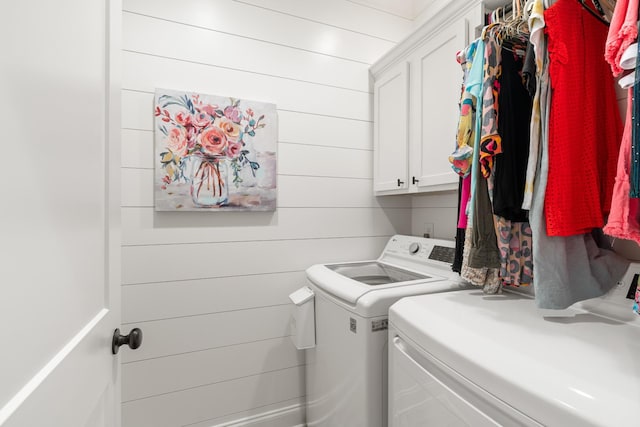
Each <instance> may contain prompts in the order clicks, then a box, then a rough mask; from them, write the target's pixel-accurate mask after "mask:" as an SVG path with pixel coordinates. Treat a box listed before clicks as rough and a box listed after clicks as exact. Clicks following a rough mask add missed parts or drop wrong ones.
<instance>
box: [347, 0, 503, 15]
mask: <svg viewBox="0 0 640 427" xmlns="http://www.w3.org/2000/svg"><path fill="white" fill-rule="evenodd" d="M348 1H350V2H352V3H358V4H361V5H364V6H367V7H371V8H373V9H378V10H382V11H385V12H388V13H391V14H394V15H398V16H401V17H403V18H407V19H411V20H413V19H415V18H416V17H417V16H418V15H420V13H422V12H423V11H424V10H425V9H426V8H427V7H428V6H430V5H431V4H432V3H435V2H438V1H439V0H348ZM440 2H441V1H440ZM484 3H485V5H486V6H487V7H488V8H489V9H495V8H496V7H498V6H503V5H505V4H507V3H511V2H510V1H509V0H485V1H484Z"/></svg>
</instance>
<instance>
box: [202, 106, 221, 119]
mask: <svg viewBox="0 0 640 427" xmlns="http://www.w3.org/2000/svg"><path fill="white" fill-rule="evenodd" d="M217 109H218V106H217V105H210V104H207V105H203V106H202V107H199V108H198V111H199V112H202V113H206V114H208V115H210V116H211V117H216V116H217V114H216V110H217Z"/></svg>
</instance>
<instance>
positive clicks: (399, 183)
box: [398, 178, 404, 187]
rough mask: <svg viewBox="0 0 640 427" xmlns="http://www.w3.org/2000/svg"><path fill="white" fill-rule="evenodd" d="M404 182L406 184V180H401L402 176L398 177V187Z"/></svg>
mask: <svg viewBox="0 0 640 427" xmlns="http://www.w3.org/2000/svg"><path fill="white" fill-rule="evenodd" d="M402 184H404V181H400V178H398V187H400V186H401V185H402Z"/></svg>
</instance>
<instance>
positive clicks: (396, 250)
mask: <svg viewBox="0 0 640 427" xmlns="http://www.w3.org/2000/svg"><path fill="white" fill-rule="evenodd" d="M385 255H388V256H393V257H399V258H402V259H406V260H410V261H412V262H422V263H429V264H433V263H434V262H435V263H437V264H442V265H443V266H444V265H446V266H447V267H448V266H450V265H451V264H452V263H453V259H454V257H455V242H454V241H453V240H441V239H429V238H424V237H417V236H403V235H396V236H393V237H392V238H391V239H390V240H389V242H388V243H387V246H386V247H385V249H384V252H383V254H382V257H385Z"/></svg>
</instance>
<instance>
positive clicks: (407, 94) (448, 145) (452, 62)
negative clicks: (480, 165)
mask: <svg viewBox="0 0 640 427" xmlns="http://www.w3.org/2000/svg"><path fill="white" fill-rule="evenodd" d="M483 23H484V8H483V5H482V3H481V2H480V1H469V0H455V1H452V2H451V4H450V5H449V6H448V7H446V8H445V10H442V11H441V12H439V13H438V14H437V15H435V16H433V17H432V18H431V19H429V20H428V21H427V22H426V23H425V24H424V25H423V26H422V27H420V28H419V29H417V30H416V31H415V32H414V33H412V34H411V35H409V37H407V38H406V39H405V40H403V41H402V42H400V43H399V44H398V45H397V46H396V47H395V48H394V49H392V50H391V51H390V52H389V53H387V54H386V55H385V56H383V57H382V58H381V59H380V60H379V61H378V62H376V63H375V64H374V65H373V66H372V67H371V74H372V76H373V80H374V183H373V185H374V192H375V194H376V195H386V194H409V193H426V192H432V191H443V190H452V189H455V188H457V183H458V175H456V174H455V173H454V172H453V170H452V169H451V165H450V163H449V161H448V156H449V154H451V152H452V151H453V150H454V149H455V145H456V131H457V125H458V119H459V107H458V102H459V100H460V89H461V84H462V69H461V67H460V65H459V64H458V62H457V61H456V53H457V52H458V51H460V50H462V49H464V48H465V47H466V46H467V45H468V44H469V42H470V35H472V34H475V32H476V29H478V28H481V27H482V25H483Z"/></svg>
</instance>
